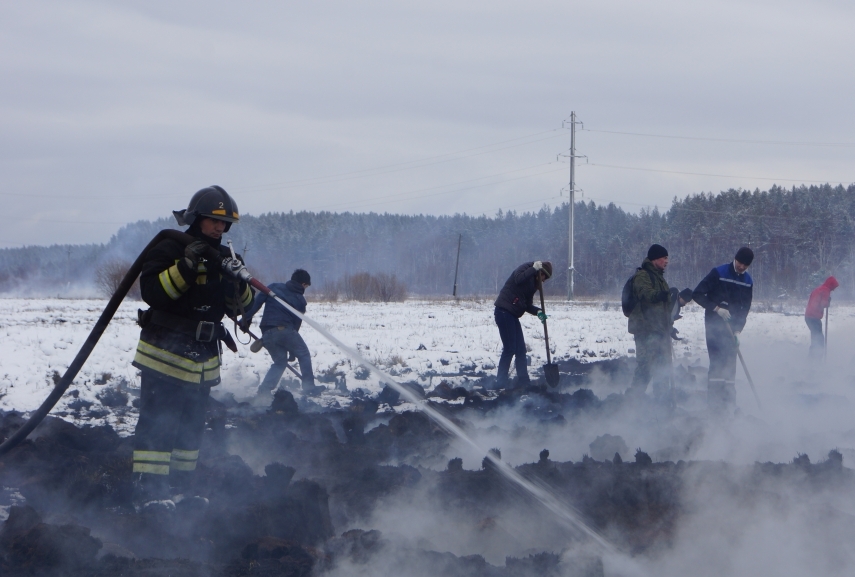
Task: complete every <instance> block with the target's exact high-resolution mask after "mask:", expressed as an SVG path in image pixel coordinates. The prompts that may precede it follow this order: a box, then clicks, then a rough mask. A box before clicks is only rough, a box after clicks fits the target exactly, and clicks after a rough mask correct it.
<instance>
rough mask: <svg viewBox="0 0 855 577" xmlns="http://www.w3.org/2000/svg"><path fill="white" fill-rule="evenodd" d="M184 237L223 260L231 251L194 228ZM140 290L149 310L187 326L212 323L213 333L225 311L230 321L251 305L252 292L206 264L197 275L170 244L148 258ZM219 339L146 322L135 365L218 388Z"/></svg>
mask: <svg viewBox="0 0 855 577" xmlns="http://www.w3.org/2000/svg"><path fill="white" fill-rule="evenodd" d="M187 233H188V234H191V235H193V236H195V237H196V238H199V239H200V240H203V241H205V242H207V243H208V244H210V245H211V246H213V247H214V248H217V249H218V250H219V251H220V252H221V254H222V255H223V256H228V255H229V250H228V249H227V248H226V247H222V246H220V243H219V241H218V240H214V239H211V238H209V237H206V236H204V235H202V233H201V232H199V231H198V230H194V228H192V227H191V228H190V229H189V230H188V231H187ZM140 290H141V292H142V298H143V300H144V301H145V302H146V303H147V304H148V305H149V306H150V307H151V310H152V311H161V312H163V313H167V314H169V315H172V316H173V317H176V318H178V319H182V320H184V321H188V322H187V323H186V324H190V325H191V326H196V325H198V323H199V322H206V323H214V327H215V328H216V329H220V322H221V321H222V319H223V316H224V315H225V314H226V313H227V312H228V313H229V314H230V315H232V316H234V315H235V314H237V313H238V312H239V304H240V305H242V306H244V307H246V306H248V305H249V304H250V303H251V302H252V290H251V289H250V287H249V286H248V285H247V284H246V283H245V282H243V281H240V282H239V283H238V286H237V287H235V282H234V280H233V279H232V278H230V277H228V276H225V277H224V276H223V274H222V273H221V271H220V270H219V263H213V262H210V261H206V260H205V259H201V260H200V261H199V264H198V267H197V269H196V270H191V269H190V268H189V267H188V266H187V263H186V261H185V260H184V246H182V245H181V244H180V243H178V242H176V241H174V240H168V239H167V240H163V241H161V242H159V243H158V244H157V245H155V247H154V248H152V249H151V250H150V251H149V252H148V254H147V255H146V262H145V263H144V264H143V267H142V272H141V273H140ZM203 328H204V329H209V328H211V327H210V325H206V326H205V327H203ZM205 332H206V331H202V333H205ZM219 334H220V333H219V332H217V333H216V334H215V336H214V337H213V338H212V339H211V340H210V341H207V342H205V341H204V340H197V338H196V336H194V335H192V334H188V332H187V331H179V330H173V329H171V328H167V327H166V326H163V325H162V324H155V323H148V324H146V325H145V326H144V327H143V329H142V331H141V332H140V341H139V344H138V345H137V352H136V356H135V357H134V361H133V365H134V366H135V367H137V368H138V369H141V370H143V371H154V372H155V373H159V374H160V375H163V376H166V377H170V378H172V379H175V380H176V381H177V382H179V383H183V384H203V385H208V386H211V385H217V384H219V383H220V347H219V339H218V338H217V336H219ZM203 338H204V336H203Z"/></svg>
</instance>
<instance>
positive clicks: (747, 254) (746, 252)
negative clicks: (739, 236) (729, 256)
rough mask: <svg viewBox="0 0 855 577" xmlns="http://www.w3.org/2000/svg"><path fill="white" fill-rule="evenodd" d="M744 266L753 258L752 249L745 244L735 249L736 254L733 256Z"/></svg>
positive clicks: (749, 263)
mask: <svg viewBox="0 0 855 577" xmlns="http://www.w3.org/2000/svg"><path fill="white" fill-rule="evenodd" d="M733 258H735V259H736V260H738V261H739V262H741V263H742V264H744V265H745V266H749V265H751V261H753V260H754V251H753V250H751V249H750V248H748V247H747V246H743V247H742V248H741V249H739V250H738V251H736V256H735V257H733Z"/></svg>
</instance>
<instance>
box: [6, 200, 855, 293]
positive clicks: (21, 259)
mask: <svg viewBox="0 0 855 577" xmlns="http://www.w3.org/2000/svg"><path fill="white" fill-rule="evenodd" d="M164 212H167V211H166V210H164ZM853 220H855V185H850V186H849V187H842V186H837V187H832V186H829V185H823V186H810V187H806V186H801V187H793V188H791V189H784V188H780V187H777V186H774V187H772V188H771V189H769V190H768V191H760V190H755V191H753V192H751V191H744V190H728V191H725V192H722V193H720V194H715V195H713V194H697V195H691V196H687V197H686V198H684V199H682V200H680V199H676V198H675V199H674V201H673V202H672V204H671V207H670V208H669V209H668V210H667V211H664V212H660V211H659V210H658V209H653V210H642V211H640V212H639V213H638V214H634V213H629V212H626V211H624V210H623V209H621V208H618V207H617V206H615V205H614V204H609V205H608V206H597V205H596V204H594V203H593V202H588V203H584V202H580V203H577V205H576V270H577V273H576V294H577V295H578V296H580V297H583V296H599V297H605V298H617V295H619V293H620V288H621V286H622V285H623V283H624V281H625V280H626V278H627V277H628V276H629V275H630V274H632V272H633V270H634V268H635V267H637V266H639V265H640V264H641V261H642V260H643V258H644V256H645V254H646V250H647V247H648V246H649V245H650V244H651V243H653V242H657V243H660V244H663V245H664V246H665V247H667V248H668V251H669V253H670V255H671V260H670V265H669V268H668V271H667V273H666V278H667V279H668V281H669V283H671V284H672V286H679V287H681V288H683V287H686V286H688V287H694V285H695V284H697V282H698V281H700V279H701V278H703V276H704V275H705V274H706V273H707V272H709V270H710V268H712V267H713V266H716V265H719V264H722V263H724V262H728V261H729V260H730V259H732V257H733V255H734V253H735V252H736V250H737V249H738V248H739V247H740V246H742V245H748V246H751V247H752V248H753V249H754V252H755V254H756V259H755V261H754V264H753V265H752V267H751V271H750V272H751V273H752V275H753V276H754V279H755V283H756V288H755V297H756V298H762V299H774V298H778V297H782V298H786V297H799V298H801V297H804V296H805V295H806V294H807V293H808V292H809V291H810V289H811V288H813V287H814V286H815V285H817V284H819V283H820V282H821V281H822V280H823V279H824V278H825V276H826V275H828V274H834V275H836V276H837V277H838V280H839V281H840V283H841V288H840V289H839V290H838V291H837V292H836V293H835V296H838V297H845V298H852V297H853V295H855V291H853V289H855V235H853V232H855V230H853ZM161 228H177V226H176V225H175V221H174V220H173V219H172V217H169V218H164V219H160V220H157V221H155V222H150V221H140V222H136V223H133V224H129V225H126V226H124V227H122V228H121V229H120V230H119V231H118V232H117V233H116V235H114V236H113V237H112V238H111V239H110V241H109V242H108V243H106V244H103V245H53V246H49V247H36V246H32V247H24V248H15V249H2V250H0V292H3V293H11V294H17V295H26V294H39V295H52V296H57V295H58V296H62V295H63V294H64V292H66V291H69V292H70V289H71V287H78V288H79V287H84V288H86V287H90V286H92V282H93V279H94V276H95V269H96V268H97V267H98V266H99V265H101V264H104V263H106V262H109V261H115V260H124V261H127V262H131V261H132V260H133V259H134V258H135V257H136V256H137V253H138V252H139V251H140V250H141V249H142V247H144V246H145V245H146V243H147V242H148V241H149V240H150V239H151V237H153V236H154V234H156V232H157V231H158V230H160V229H161ZM458 235H462V245H461V250H460V270H459V277H458V296H470V295H492V294H495V293H496V292H497V290H498V289H499V288H500V287H501V285H502V283H504V281H505V279H506V278H507V276H508V275H509V273H510V272H511V271H512V270H513V269H514V268H515V267H516V266H517V265H519V264H521V263H523V262H525V261H531V260H551V261H552V262H553V263H554V266H555V271H556V272H555V277H554V278H553V279H552V281H550V282H549V283H547V284H546V287H545V288H546V290H547V294H552V295H562V294H566V290H567V264H568V250H567V248H568V238H567V237H568V205H566V204H565V205H563V206H561V207H559V208H556V209H554V210H549V209H547V208H544V209H541V210H540V211H538V212H525V213H517V212H513V211H509V212H499V213H498V214H496V215H495V216H493V217H487V216H467V215H454V216H429V215H400V214H376V213H368V214H356V213H331V212H319V213H313V212H289V213H268V214H262V215H260V216H250V215H246V216H243V217H242V218H241V222H240V223H239V224H237V225H235V226H233V227H232V230H231V231H230V232H229V234H228V235H227V238H231V239H232V240H233V242H234V245H235V247H236V249H238V251H239V252H241V253H243V254H244V257H245V260H246V262H247V264H248V266H249V268H250V270H251V271H252V272H253V274H254V275H256V276H257V277H258V278H259V279H260V280H262V281H263V282H268V283H269V282H274V281H281V280H283V279H287V278H289V277H290V274H291V272H292V271H293V270H294V269H295V268H298V267H299V268H305V269H306V270H308V271H309V272H310V273H311V275H312V279H313V283H312V284H313V291H318V292H323V290H324V287H325V286H329V284H330V283H335V282H336V281H338V280H340V279H342V278H343V277H344V276H345V275H349V274H354V273H359V272H369V273H372V274H374V273H381V272H382V273H387V274H394V275H396V277H397V279H398V280H399V281H401V282H403V283H404V284H405V285H406V286H407V288H408V291H409V293H410V294H411V295H450V294H451V291H452V286H453V283H454V268H455V258H456V255H457V242H458ZM36 287H38V288H39V289H41V290H35V291H34V290H33V289H34V288H36ZM90 294H94V289H93V290H92V291H91V293H90Z"/></svg>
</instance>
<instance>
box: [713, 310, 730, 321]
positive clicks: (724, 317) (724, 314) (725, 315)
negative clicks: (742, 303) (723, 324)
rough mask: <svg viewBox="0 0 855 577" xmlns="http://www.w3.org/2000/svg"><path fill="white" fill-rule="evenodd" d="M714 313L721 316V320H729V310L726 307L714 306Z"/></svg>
mask: <svg viewBox="0 0 855 577" xmlns="http://www.w3.org/2000/svg"><path fill="white" fill-rule="evenodd" d="M715 313H716V314H717V315H718V316H720V317H721V319H722V320H724V321H729V320H730V311H729V310H727V309H723V308H721V307H716V308H715Z"/></svg>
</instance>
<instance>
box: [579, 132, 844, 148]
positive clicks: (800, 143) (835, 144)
mask: <svg viewBox="0 0 855 577" xmlns="http://www.w3.org/2000/svg"><path fill="white" fill-rule="evenodd" d="M580 130H584V131H585V132H599V133H601V134H619V135H623V136H644V137H648V138H670V139H676V140H700V141H706V142H727V143H731V144H775V145H780V146H823V147H832V148H855V143H854V142H809V141H787V140H743V139H738V138H710V137H704V136H678V135H673V134H649V133H644V132H623V131H619V130H598V129H594V128H582V129H580Z"/></svg>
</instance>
